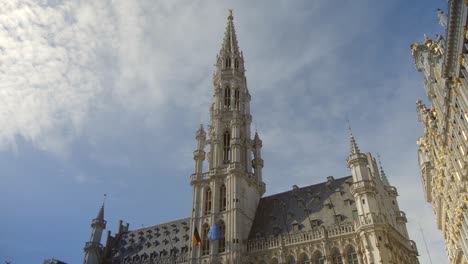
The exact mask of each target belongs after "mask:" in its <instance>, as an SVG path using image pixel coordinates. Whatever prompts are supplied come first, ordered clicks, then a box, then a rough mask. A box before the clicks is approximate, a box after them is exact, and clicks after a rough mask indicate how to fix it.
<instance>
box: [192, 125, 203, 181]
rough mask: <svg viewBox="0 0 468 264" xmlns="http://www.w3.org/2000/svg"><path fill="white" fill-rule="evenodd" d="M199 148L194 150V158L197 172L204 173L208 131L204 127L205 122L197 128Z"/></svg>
mask: <svg viewBox="0 0 468 264" xmlns="http://www.w3.org/2000/svg"><path fill="white" fill-rule="evenodd" d="M195 138H196V139H197V149H196V150H195V151H194V152H193V159H194V160H195V174H202V173H203V161H204V160H205V151H204V148H205V141H206V133H205V130H204V129H203V124H200V128H199V129H198V130H197V134H196V137H195Z"/></svg>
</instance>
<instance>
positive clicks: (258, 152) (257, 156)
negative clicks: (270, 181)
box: [252, 132, 263, 181]
mask: <svg viewBox="0 0 468 264" xmlns="http://www.w3.org/2000/svg"><path fill="white" fill-rule="evenodd" d="M252 145H253V147H254V152H253V154H254V159H253V160H252V164H253V167H254V172H255V178H256V179H257V180H258V181H262V168H263V159H262V140H261V139H260V137H259V136H258V133H257V132H255V137H254V140H253V144H252Z"/></svg>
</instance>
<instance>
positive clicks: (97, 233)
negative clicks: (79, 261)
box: [83, 204, 106, 264]
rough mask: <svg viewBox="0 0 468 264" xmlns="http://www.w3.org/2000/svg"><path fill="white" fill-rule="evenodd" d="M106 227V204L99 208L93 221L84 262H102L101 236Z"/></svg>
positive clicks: (97, 263) (95, 263)
mask: <svg viewBox="0 0 468 264" xmlns="http://www.w3.org/2000/svg"><path fill="white" fill-rule="evenodd" d="M105 228H106V220H104V204H102V206H101V209H99V212H98V215H97V217H96V218H95V219H93V221H92V222H91V238H90V239H89V242H86V244H85V247H84V251H85V257H84V261H83V263H84V264H99V263H101V260H100V255H101V253H102V245H101V236H102V231H103V230H104V229H105Z"/></svg>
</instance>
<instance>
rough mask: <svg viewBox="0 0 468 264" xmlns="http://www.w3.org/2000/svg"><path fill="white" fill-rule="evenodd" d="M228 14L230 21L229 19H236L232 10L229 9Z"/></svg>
mask: <svg viewBox="0 0 468 264" xmlns="http://www.w3.org/2000/svg"><path fill="white" fill-rule="evenodd" d="M228 12H229V15H228V19H229V20H233V19H234V17H233V16H232V8H229V9H228Z"/></svg>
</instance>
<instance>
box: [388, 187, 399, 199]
mask: <svg viewBox="0 0 468 264" xmlns="http://www.w3.org/2000/svg"><path fill="white" fill-rule="evenodd" d="M385 190H386V191H387V192H388V193H389V194H390V195H392V196H395V197H396V196H398V192H397V189H396V188H395V187H393V186H385Z"/></svg>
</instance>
